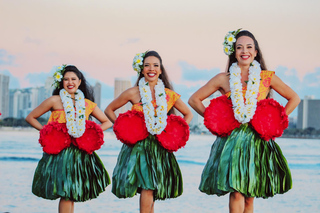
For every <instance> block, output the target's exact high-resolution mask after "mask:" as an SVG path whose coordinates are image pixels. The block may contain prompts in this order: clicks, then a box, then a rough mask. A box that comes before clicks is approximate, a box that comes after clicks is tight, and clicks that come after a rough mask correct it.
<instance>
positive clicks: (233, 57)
mask: <svg viewBox="0 0 320 213" xmlns="http://www.w3.org/2000/svg"><path fill="white" fill-rule="evenodd" d="M241 36H248V37H250V38H252V40H253V42H254V46H255V49H256V50H257V56H256V57H255V60H256V61H258V62H259V63H260V67H261V70H267V66H266V64H265V62H264V59H263V56H262V52H261V49H260V47H259V44H258V41H257V40H256V38H255V37H254V35H253V34H252V33H251V32H249V31H248V30H242V31H240V32H239V33H238V34H237V36H236V40H238V38H240V37H241ZM236 43H237V42H234V43H233V49H234V52H233V53H232V54H231V55H229V60H228V67H227V72H229V68H230V67H231V65H232V64H233V63H234V62H237V59H236Z"/></svg>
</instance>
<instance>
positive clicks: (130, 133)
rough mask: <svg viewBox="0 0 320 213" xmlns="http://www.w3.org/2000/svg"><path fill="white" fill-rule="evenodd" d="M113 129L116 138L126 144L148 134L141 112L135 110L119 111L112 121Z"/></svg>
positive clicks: (133, 142) (141, 138) (135, 141)
mask: <svg viewBox="0 0 320 213" xmlns="http://www.w3.org/2000/svg"><path fill="white" fill-rule="evenodd" d="M113 131H114V133H115V134H116V136H117V139H118V140H120V141H121V142H122V143H124V144H127V145H128V146H133V145H135V144H136V143H137V142H138V141H141V140H143V139H145V138H146V137H148V135H149V132H148V130H147V127H146V123H145V121H144V115H143V113H142V112H139V111H135V110H133V111H128V112H126V113H120V115H119V116H118V118H117V120H116V121H115V122H114V125H113Z"/></svg>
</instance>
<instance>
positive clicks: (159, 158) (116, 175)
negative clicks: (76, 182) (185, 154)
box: [112, 135, 183, 200]
mask: <svg viewBox="0 0 320 213" xmlns="http://www.w3.org/2000/svg"><path fill="white" fill-rule="evenodd" d="M141 189H147V190H154V200H164V199H167V198H175V197H178V196H180V195H181V194H182V191H183V183H182V175H181V171H180V168H179V165H178V162H177V160H176V158H175V156H174V154H173V153H170V152H168V151H166V150H165V149H164V148H163V147H162V146H160V145H159V143H158V142H157V140H156V139H155V137H154V136H153V135H149V136H148V137H147V138H146V139H144V140H142V141H139V142H138V143H136V144H135V146H134V147H129V146H127V145H125V144H124V145H123V146H122V148H121V151H120V154H119V156H118V161H117V164H116V167H115V168H114V171H113V176H112V192H113V194H115V195H116V196H117V197H119V198H128V197H133V196H134V195H136V194H137V192H140V191H141Z"/></svg>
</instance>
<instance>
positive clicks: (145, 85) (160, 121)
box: [139, 78, 167, 135]
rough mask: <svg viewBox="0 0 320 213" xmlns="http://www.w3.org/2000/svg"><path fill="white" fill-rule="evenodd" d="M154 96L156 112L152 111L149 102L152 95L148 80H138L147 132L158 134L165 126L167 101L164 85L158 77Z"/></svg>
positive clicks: (152, 108)
mask: <svg viewBox="0 0 320 213" xmlns="http://www.w3.org/2000/svg"><path fill="white" fill-rule="evenodd" d="M154 90H155V96H156V103H157V107H156V113H157V116H155V113H154V107H153V105H152V103H151V101H152V95H151V90H150V86H149V82H146V81H145V79H144V78H141V79H140V81H139V91H140V96H141V101H142V108H143V114H144V119H145V122H146V127H147V129H148V132H149V133H150V134H152V135H155V134H160V133H161V132H162V131H163V130H164V129H165V128H166V126H167V101H166V93H165V90H164V85H163V82H162V80H161V79H158V82H157V84H156V85H155V87H154Z"/></svg>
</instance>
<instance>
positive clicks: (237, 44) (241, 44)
mask: <svg viewBox="0 0 320 213" xmlns="http://www.w3.org/2000/svg"><path fill="white" fill-rule="evenodd" d="M247 45H253V44H247ZM236 46H243V45H242V44H237V45H236Z"/></svg>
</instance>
